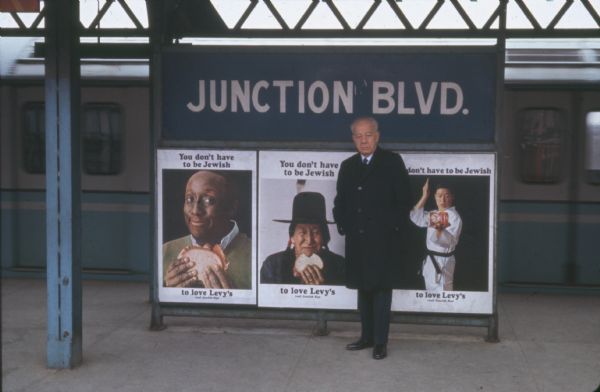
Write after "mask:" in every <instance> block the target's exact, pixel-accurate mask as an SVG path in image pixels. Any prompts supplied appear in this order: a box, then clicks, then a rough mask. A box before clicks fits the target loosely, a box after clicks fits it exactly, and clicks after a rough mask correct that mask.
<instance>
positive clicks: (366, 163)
mask: <svg viewBox="0 0 600 392" xmlns="http://www.w3.org/2000/svg"><path fill="white" fill-rule="evenodd" d="M362 163H363V165H365V166H367V165H368V164H369V160H368V159H367V158H363V161H362Z"/></svg>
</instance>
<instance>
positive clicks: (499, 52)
mask: <svg viewBox="0 0 600 392" xmlns="http://www.w3.org/2000/svg"><path fill="white" fill-rule="evenodd" d="M152 42H153V51H152V55H151V66H150V69H151V73H150V75H151V78H150V80H151V87H150V89H151V97H150V99H151V104H152V109H153V110H152V118H151V126H152V132H151V137H152V139H153V140H152V143H151V148H152V153H151V154H150V156H151V157H152V158H151V160H152V162H151V166H152V168H151V170H150V184H151V192H150V194H151V205H152V207H154V208H152V209H151V219H150V221H151V222H150V225H151V233H152V241H151V244H152V246H151V248H152V249H151V252H150V254H151V255H152V256H153V257H152V258H151V260H150V262H151V263H152V265H151V266H150V270H151V282H150V292H149V294H150V300H151V305H152V311H151V320H150V328H151V329H152V330H161V329H164V328H166V324H165V323H164V317H165V316H194V317H223V318H250V319H286V320H314V321H316V325H315V328H314V330H313V332H314V333H315V334H316V335H326V334H327V333H328V330H327V321H359V315H358V312H357V311H340V310H324V309H291V310H290V309H277V308H258V307H256V306H244V305H238V306H222V305H218V304H182V303H161V302H160V301H159V300H158V285H159V279H158V277H159V276H160V274H159V271H157V268H158V261H157V254H156V246H155V244H156V242H157V241H158V235H157V230H156V216H155V211H156V203H157V201H156V198H155V194H156V189H154V183H155V178H156V152H157V150H158V149H159V148H206V149H210V148H213V149H214V148H215V147H218V148H224V149H251V150H257V152H258V151H268V150H269V149H275V150H286V149H289V150H302V149H312V150H315V151H318V150H320V149H321V148H322V143H318V142H310V141H295V142H284V143H282V142H277V141H262V142H255V141H243V140H237V141H214V140H211V141H208V140H186V141H182V140H165V139H163V138H162V130H161V127H162V107H163V102H162V96H161V93H162V91H161V85H162V84H161V83H162V76H161V72H162V60H161V59H162V57H161V53H162V51H163V50H166V49H168V50H198V48H176V49H174V46H173V45H163V44H161V43H160V41H159V40H158V39H156V37H155V39H154V40H153V41H152ZM215 50H220V51H232V52H235V51H239V50H243V51H248V50H249V51H252V50H255V48H248V47H235V46H227V47H211V48H209V51H215ZM265 50H267V51H277V50H287V51H293V52H300V53H302V52H306V51H309V52H314V51H315V47H269V48H264V47H263V48H261V51H265ZM316 50H327V48H323V47H321V48H317V49H316ZM335 50H339V51H340V52H345V51H377V50H380V51H381V50H396V51H403V52H415V53H419V52H420V51H426V52H436V51H439V52H442V53H461V52H464V51H467V52H473V51H474V50H483V51H488V52H490V51H492V52H495V53H496V59H497V63H496V64H497V66H496V93H495V95H496V97H495V98H496V99H495V108H494V109H495V113H501V112H502V106H501V99H499V97H500V94H501V92H502V90H503V86H504V55H505V54H504V50H505V45H504V38H501V39H498V40H497V42H496V44H495V45H488V46H485V47H476V46H454V47H450V48H448V47H446V48H441V47H432V46H409V47H401V46H389V47H388V46H385V47H374V48H366V47H336V48H335ZM204 51H205V52H206V51H207V50H206V48H204ZM501 117H502V116H499V115H496V116H495V129H494V132H493V134H494V140H493V141H490V142H472V143H469V142H460V143H436V142H434V141H433V142H424V143H399V142H394V143H385V140H384V141H383V142H382V146H383V147H385V148H387V149H390V150H395V151H406V152H425V151H427V152H431V153H435V152H456V153H468V152H472V153H477V152H485V153H492V154H494V156H495V158H494V161H495V178H496V180H495V182H496V184H495V193H496V195H495V197H494V200H495V205H494V206H492V208H494V210H495V213H494V222H493V223H492V225H493V228H494V231H495V233H494V238H495V239H496V238H497V232H496V231H497V229H496V227H497V224H496V220H497V209H498V205H497V204H498V198H497V196H498V194H499V189H498V188H499V183H498V159H497V153H496V151H497V137H498V136H497V135H498V131H499V129H501V128H502V125H503V124H502V119H501ZM327 148H328V150H336V151H340V152H343V151H346V152H350V151H353V146H352V143H351V142H350V140H348V141H347V142H330V143H327ZM496 242H497V239H496V241H495V242H494V244H493V262H492V266H493V271H492V273H493V276H494V279H493V282H492V286H493V287H491V288H490V289H491V290H492V313H491V314H457V313H452V314H444V313H417V312H393V314H392V319H391V322H393V323H408V324H432V325H445V326H471V327H485V328H487V334H486V336H485V340H486V341H487V342H498V341H499V338H498V311H497V266H496V262H497V257H496V254H497V245H496Z"/></svg>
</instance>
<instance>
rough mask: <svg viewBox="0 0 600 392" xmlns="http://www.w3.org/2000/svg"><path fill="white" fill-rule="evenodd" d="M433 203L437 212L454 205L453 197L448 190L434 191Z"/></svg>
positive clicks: (439, 189)
mask: <svg viewBox="0 0 600 392" xmlns="http://www.w3.org/2000/svg"><path fill="white" fill-rule="evenodd" d="M435 203H436V204H437V207H438V210H440V211H443V210H445V209H447V208H450V207H452V206H453V205H454V196H453V195H452V193H451V192H450V190H449V189H446V188H438V190H437V191H435Z"/></svg>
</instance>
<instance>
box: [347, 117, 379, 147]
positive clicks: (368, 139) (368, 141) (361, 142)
mask: <svg viewBox="0 0 600 392" xmlns="http://www.w3.org/2000/svg"><path fill="white" fill-rule="evenodd" d="M352 141H353V142H354V146H355V147H356V151H358V152H359V153H360V154H361V155H364V156H369V155H371V154H373V153H374V152H375V149H376V148H377V143H379V131H377V130H376V129H375V127H374V125H373V123H372V122H370V121H367V120H362V121H357V122H356V123H355V124H354V127H353V129H352Z"/></svg>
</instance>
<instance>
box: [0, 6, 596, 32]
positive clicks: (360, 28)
mask: <svg viewBox="0 0 600 392" xmlns="http://www.w3.org/2000/svg"><path fill="white" fill-rule="evenodd" d="M195 1H196V5H195V7H212V5H210V3H209V2H203V0H202V1H201V0H195ZM259 1H262V2H263V3H264V4H265V5H266V6H267V7H268V9H269V10H270V12H271V13H272V14H273V16H274V17H275V19H276V20H277V21H278V23H279V24H280V27H281V28H280V29H248V30H244V29H242V26H243V25H244V23H245V22H246V21H247V19H248V17H249V16H250V14H251V13H252V11H254V9H255V8H256V7H257V6H258V4H259ZM383 1H386V2H387V3H388V4H389V5H390V7H391V8H392V10H393V11H394V13H395V14H396V16H397V17H398V19H399V21H400V22H401V23H402V24H403V25H404V26H405V27H406V28H405V29H402V30H398V29H381V30H371V29H368V30H364V27H365V25H366V23H367V22H368V21H369V19H370V18H371V16H372V15H373V13H374V12H375V10H377V8H378V7H379V6H380V5H381V4H382V2H383ZM497 1H498V7H497V9H496V10H495V11H494V12H493V13H492V16H491V17H490V18H489V19H488V21H487V22H486V23H485V24H484V26H483V27H482V28H477V26H475V24H474V23H473V21H472V19H471V18H470V16H469V14H468V13H467V12H466V11H465V9H464V7H462V5H461V4H460V2H459V1H458V0H437V1H436V2H435V4H434V5H433V7H432V8H431V10H429V12H428V14H427V16H426V17H425V19H424V20H423V21H422V22H421V24H420V25H419V26H414V25H413V23H411V22H410V19H408V18H407V17H406V15H405V14H404V12H403V11H402V9H401V7H400V6H399V5H398V3H397V2H396V1H395V0H374V2H373V3H372V5H371V7H370V8H369V9H368V10H367V12H366V13H365V15H364V16H363V18H362V20H361V21H360V23H359V24H358V25H357V26H356V28H354V29H352V28H351V27H350V25H349V24H348V22H347V21H346V20H345V19H344V18H343V15H342V14H341V13H340V12H339V10H338V9H337V7H336V5H335V3H334V2H333V1H332V0H312V1H311V2H310V4H309V5H308V7H307V9H306V10H305V12H304V14H303V15H302V17H301V18H300V20H299V21H298V23H297V24H296V26H294V27H290V26H288V25H287V23H286V22H285V19H283V17H282V15H281V13H280V12H279V11H278V10H277V8H276V7H275V6H274V5H273V3H272V2H271V0H250V3H249V5H248V7H247V8H246V10H245V11H244V13H243V14H242V16H241V17H240V19H239V20H238V22H237V23H236V25H235V26H234V27H233V28H232V29H227V28H225V26H224V25H221V24H218V25H215V26H218V27H214V28H212V29H209V30H208V31H207V30H206V29H204V30H201V32H199V31H197V32H193V31H190V32H186V33H184V37H189V38H194V37H236V38H237V37H239V38H255V37H256V38H258V37H260V38H280V37H287V38H336V37H344V38H498V36H499V35H501V34H503V35H504V37H505V39H509V38H594V37H597V36H598V33H599V30H600V14H599V13H598V11H597V10H596V9H595V8H594V6H593V5H592V4H591V3H590V0H577V1H579V2H581V4H582V5H583V6H584V7H585V9H586V10H587V12H588V13H589V15H590V16H591V17H592V18H593V20H594V21H595V22H596V24H597V27H594V28H590V29H558V30H557V29H556V26H557V25H558V23H559V22H560V20H561V19H562V17H563V16H564V15H565V14H566V12H567V11H568V10H569V9H570V8H571V7H572V5H573V4H574V2H575V0H566V2H565V4H563V6H562V7H561V9H560V10H559V12H558V13H557V14H556V15H555V17H554V18H553V19H552V21H551V22H550V23H549V24H548V26H546V27H542V26H541V25H540V23H539V22H538V20H537V19H536V17H535V14H534V13H532V12H531V10H530V9H529V7H528V6H527V4H526V2H525V1H524V0H514V3H515V4H516V5H517V7H518V9H520V10H521V11H522V12H523V14H524V15H525V17H526V18H527V20H528V21H529V22H530V23H531V25H532V27H533V28H532V29H507V28H506V26H504V29H505V30H506V31H504V32H500V29H491V26H492V25H493V24H494V22H495V21H496V20H497V18H498V16H499V14H500V9H501V8H502V4H503V1H502V0H497ZM115 2H118V3H119V4H120V5H121V7H122V8H123V10H124V11H125V13H126V14H127V15H128V17H129V18H130V20H131V21H132V22H133V24H134V25H135V28H100V27H99V25H100V22H101V20H102V18H103V17H104V16H105V15H106V13H107V12H108V10H109V8H110V7H111V6H112V5H113V4H114V3H115ZM321 2H324V3H325V4H326V5H327V6H328V7H329V9H330V10H331V11H332V12H333V13H334V16H335V17H336V18H337V20H338V21H339V22H340V23H341V25H342V29H339V30H337V29H336V30H330V29H322V30H313V29H311V30H302V28H303V26H304V24H305V23H306V21H307V20H308V19H309V18H310V16H311V15H312V13H313V11H314V10H315V9H316V8H317V6H318V5H319V4H320V3H321ZM154 3H155V2H154V1H153V0H147V2H146V4H147V8H148V9H149V8H151V7H153V6H154ZM446 3H450V5H451V6H452V7H453V8H454V9H455V10H456V11H457V12H458V13H459V15H460V17H461V18H462V20H463V21H464V22H465V23H466V28H463V29H430V28H428V26H429V24H430V23H431V21H432V20H433V18H434V17H435V16H436V15H438V13H439V10H440V9H441V7H442V6H443V5H444V4H446ZM182 4H194V2H192V0H190V1H189V2H188V1H186V2H182ZM167 8H168V7H165V11H167ZM45 10H46V7H45V6H44V8H42V9H41V10H40V12H39V14H38V16H37V17H36V19H35V21H34V22H33V23H32V25H31V26H30V27H27V26H26V25H25V23H24V22H23V21H22V20H21V18H20V17H19V16H18V15H17V14H16V13H10V15H11V16H12V18H13V19H14V20H15V21H16V23H17V24H18V27H17V28H0V36H44V29H43V28H39V25H40V23H41V21H42V19H43V18H44V17H45V13H46V12H45ZM505 12H506V11H505ZM167 15H168V13H167ZM78 34H79V36H81V37H149V36H150V34H151V31H150V29H149V28H144V27H143V26H142V24H141V23H140V21H139V19H138V18H137V16H136V15H135V13H133V11H132V10H131V8H130V7H129V6H128V5H127V2H126V0H107V1H106V3H104V5H103V6H102V8H101V9H100V10H99V11H98V14H97V15H96V16H95V18H94V19H93V21H92V22H91V24H90V26H89V27H87V28H86V27H83V26H79V32H78ZM184 37H178V38H184ZM170 38H174V37H170Z"/></svg>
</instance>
